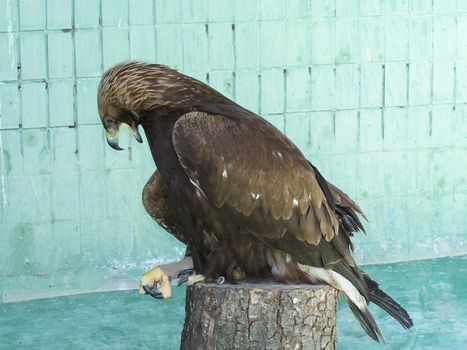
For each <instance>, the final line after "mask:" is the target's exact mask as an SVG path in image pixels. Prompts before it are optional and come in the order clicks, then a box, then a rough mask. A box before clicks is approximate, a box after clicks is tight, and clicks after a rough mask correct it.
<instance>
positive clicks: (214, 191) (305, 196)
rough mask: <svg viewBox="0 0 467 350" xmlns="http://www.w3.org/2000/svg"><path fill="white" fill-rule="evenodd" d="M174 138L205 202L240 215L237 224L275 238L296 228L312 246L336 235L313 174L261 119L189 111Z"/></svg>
mask: <svg viewBox="0 0 467 350" xmlns="http://www.w3.org/2000/svg"><path fill="white" fill-rule="evenodd" d="M242 121H243V120H242ZM253 122H255V123H257V125H251V124H252V123H253ZM172 140H173V144H174V148H175V151H176V153H177V156H178V158H179V161H180V163H181V164H182V166H183V168H184V169H185V171H186V173H187V175H188V177H189V178H190V179H191V180H192V181H194V182H195V183H199V184H200V186H201V189H202V191H203V193H205V194H206V197H207V198H208V200H209V201H211V203H212V204H213V205H215V206H216V207H217V208H231V209H232V210H234V211H235V212H236V213H239V214H241V215H242V216H243V217H241V218H239V220H240V221H242V222H243V223H244V224H245V225H246V226H247V227H248V228H249V229H250V230H251V231H253V232H255V234H259V235H261V234H263V235H265V236H267V237H271V238H272V237H277V238H279V237H282V235H283V234H284V232H285V230H284V228H287V227H295V228H297V226H298V230H297V231H295V232H293V233H294V234H295V235H296V236H297V237H298V238H299V239H301V240H306V241H307V242H309V243H312V244H315V245H316V244H318V243H319V241H320V240H321V238H322V237H324V238H325V239H326V240H327V241H330V240H331V239H332V238H333V237H334V235H335V234H337V232H338V229H339V221H338V219H337V217H336V215H335V213H334V210H333V208H332V207H331V206H330V205H329V203H328V202H329V200H328V198H327V196H326V194H325V193H324V192H323V190H322V188H321V186H320V183H319V182H318V180H317V178H316V176H317V175H316V173H315V171H314V170H313V169H312V168H311V166H310V165H309V164H308V161H307V160H306V159H305V158H304V157H303V155H302V154H301V152H300V151H299V150H298V149H297V148H296V147H295V146H294V145H293V144H292V143H291V142H290V141H289V140H288V139H287V138H286V137H285V136H284V135H282V134H281V133H280V132H279V131H278V130H277V129H275V128H274V127H272V126H271V125H270V124H269V123H267V122H266V121H264V120H263V119H260V118H255V119H254V120H249V121H248V122H245V123H243V122H242V123H238V122H236V121H235V120H232V119H229V118H227V117H223V116H221V115H212V114H208V113H202V112H191V113H188V114H185V115H183V116H182V117H180V118H179V119H178V121H177V122H176V123H175V126H174V130H173V135H172ZM319 176H320V175H319ZM195 178H196V179H195ZM196 181H198V182H196ZM319 181H323V180H322V178H321V177H320V180H319ZM328 197H329V196H328ZM290 220H295V221H294V222H293V223H290V224H289V223H288V221H290ZM265 222H268V225H267V228H268V230H269V231H266V228H265V227H263V226H264V223H265Z"/></svg>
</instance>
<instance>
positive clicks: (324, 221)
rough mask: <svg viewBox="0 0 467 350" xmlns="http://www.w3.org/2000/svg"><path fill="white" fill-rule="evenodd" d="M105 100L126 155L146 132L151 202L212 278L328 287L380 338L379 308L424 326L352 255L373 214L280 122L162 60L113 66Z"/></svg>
mask: <svg viewBox="0 0 467 350" xmlns="http://www.w3.org/2000/svg"><path fill="white" fill-rule="evenodd" d="M97 99H98V110H99V116H100V118H101V121H102V125H103V126H104V128H105V130H106V137H107V140H108V142H109V145H110V146H111V147H113V148H115V149H120V147H119V146H118V134H119V131H120V127H121V125H122V124H125V125H127V126H128V127H129V128H130V129H131V131H132V132H133V134H134V136H135V138H136V139H137V140H138V141H141V136H140V134H139V131H138V127H139V126H141V127H142V129H143V130H144V133H145V135H146V138H147V142H148V144H149V147H150V150H151V153H152V156H153V158H154V162H155V164H156V166H157V171H156V172H155V173H154V175H153V176H152V177H151V179H150V180H149V181H148V184H147V185H146V187H145V190H144V193H143V200H144V204H145V207H146V209H147V210H148V211H149V213H150V214H151V216H152V217H153V218H154V219H155V220H156V221H157V222H158V223H159V224H160V225H161V226H162V227H164V228H165V229H166V230H167V231H168V232H170V233H171V234H172V235H174V236H175V237H176V238H177V239H179V240H180V241H182V242H183V243H185V244H186V245H187V249H188V250H189V252H190V254H191V256H192V259H193V263H194V267H195V269H196V271H197V272H198V273H200V274H203V275H204V276H206V279H208V280H215V279H217V278H218V277H219V276H224V277H225V279H226V280H228V281H231V282H235V281H237V280H239V279H243V278H247V279H256V280H266V279H271V278H273V279H274V280H276V281H279V282H284V283H325V284H328V285H330V286H332V287H334V288H337V289H338V290H339V291H341V292H342V294H343V295H344V297H345V300H346V301H347V303H348V304H349V306H350V308H351V310H352V312H353V313H354V314H355V316H356V318H357V319H358V321H359V322H360V324H361V326H362V327H363V329H364V330H365V331H366V333H367V334H368V335H369V336H370V337H371V338H373V339H374V340H376V341H383V340H384V338H383V335H382V333H381V331H380V329H379V327H378V325H377V323H376V321H375V319H374V318H373V316H372V314H371V312H370V310H369V308H368V305H369V303H370V302H373V303H375V304H376V305H378V306H379V307H381V308H382V309H383V310H385V311H386V312H387V313H388V314H389V315H391V316H392V317H393V318H395V319H396V320H397V321H398V322H399V323H400V324H401V325H402V326H403V327H404V328H410V327H411V326H412V320H411V318H410V316H409V315H408V313H407V312H406V311H405V310H404V308H403V307H402V306H401V305H399V304H398V303H397V302H396V301H395V300H393V299H392V298H391V297H390V296H389V295H387V294H386V293H385V292H383V291H382V290H381V289H380V287H379V286H378V284H377V283H376V282H375V281H373V280H372V279H371V278H370V277H369V276H368V275H367V274H366V273H365V272H364V271H363V270H362V269H360V268H359V267H358V266H357V264H356V263H355V261H354V259H353V257H352V252H353V244H352V241H351V239H352V236H353V235H354V233H356V232H358V231H363V225H362V223H361V221H360V217H363V218H365V215H364V213H363V211H362V210H361V209H360V207H359V206H358V205H357V204H356V203H355V202H354V201H353V200H352V199H351V198H350V197H349V196H348V195H347V194H345V193H344V192H343V191H342V190H340V189H339V188H338V187H336V186H335V185H333V184H331V183H330V182H328V181H327V180H326V179H325V178H324V177H323V176H322V175H321V174H320V172H319V171H318V169H317V168H316V167H315V166H314V165H312V164H311V163H310V162H309V161H308V160H307V159H306V158H305V157H304V155H303V154H302V152H301V151H300V150H299V149H298V147H297V146H296V145H295V144H294V143H293V142H292V141H290V140H289V139H288V138H287V137H286V136H285V135H284V134H283V133H282V132H280V131H279V130H277V129H276V128H275V127H274V126H273V125H271V124H270V123H269V122H268V121H266V120H265V119H263V118H261V117H260V116H258V115H256V114H255V113H253V112H251V111H249V110H247V109H245V108H243V107H241V106H240V105H238V104H237V103H235V102H233V101H232V100H230V99H228V98H227V97H225V96H223V95H222V94H221V93H219V92H217V91H216V90H214V89H212V88H211V87H209V86H208V85H206V84H204V83H202V82H200V81H198V80H196V79H193V78H190V77H188V76H186V75H184V74H181V73H179V72H177V71H176V70H173V69H171V68H168V67H166V66H163V65H159V64H149V63H141V62H126V63H121V64H118V65H116V66H114V67H112V68H110V69H109V70H108V71H107V72H106V73H105V74H104V76H103V77H102V80H101V82H100V85H99V89H98V96H97Z"/></svg>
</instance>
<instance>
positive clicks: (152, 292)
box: [142, 285, 164, 299]
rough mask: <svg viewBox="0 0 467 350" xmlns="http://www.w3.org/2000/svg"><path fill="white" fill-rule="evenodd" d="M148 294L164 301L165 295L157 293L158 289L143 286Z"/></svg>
mask: <svg viewBox="0 0 467 350" xmlns="http://www.w3.org/2000/svg"><path fill="white" fill-rule="evenodd" d="M142 287H143V289H144V291H145V292H146V294H149V295H150V296H152V297H153V298H155V299H164V295H163V294H162V293H161V292H157V287H154V288H152V289H151V288H149V287H148V286H146V285H144V286H142Z"/></svg>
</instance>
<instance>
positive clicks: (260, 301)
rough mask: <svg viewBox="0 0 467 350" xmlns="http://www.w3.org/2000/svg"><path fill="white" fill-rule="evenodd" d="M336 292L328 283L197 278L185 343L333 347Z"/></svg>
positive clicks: (186, 346) (192, 346) (190, 349)
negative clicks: (220, 282)
mask: <svg viewBox="0 0 467 350" xmlns="http://www.w3.org/2000/svg"><path fill="white" fill-rule="evenodd" d="M337 298H338V291H337V290H336V289H334V288H331V287H328V286H312V285H285V284H275V283H274V284H273V283H271V284H269V283H268V284H252V283H239V284H236V285H231V284H224V285H217V284H212V283H198V284H195V285H193V286H190V287H188V288H187V293H186V316H185V325H184V328H183V333H182V341H181V349H183V350H197V349H203V350H206V349H222V350H224V349H242V350H243V349H297V350H298V349H326V350H330V349H335V345H336V308H337Z"/></svg>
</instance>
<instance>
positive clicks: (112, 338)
mask: <svg viewBox="0 0 467 350" xmlns="http://www.w3.org/2000/svg"><path fill="white" fill-rule="evenodd" d="M365 270H366V271H367V272H368V273H369V274H370V275H371V276H372V277H373V278H374V279H375V280H377V281H378V282H380V285H381V286H382V287H383V288H384V289H385V290H386V292H388V293H389V294H391V295H392V296H393V297H394V298H395V299H397V300H398V301H400V302H401V304H402V305H404V306H405V307H406V308H407V310H408V311H409V313H410V314H411V315H412V317H413V319H414V323H415V326H414V327H413V329H412V331H410V332H406V331H404V330H403V329H402V328H401V327H400V326H399V325H398V324H397V323H396V322H395V321H393V320H392V319H390V317H389V316H387V315H385V314H384V312H380V311H379V310H378V309H377V307H374V308H373V310H374V313H375V317H376V319H377V320H378V323H379V325H380V327H381V329H382V330H383V333H384V334H385V337H386V341H387V346H386V347H384V346H380V345H377V344H375V343H373V342H372V341H371V340H370V339H369V338H368V337H367V336H366V335H365V334H364V333H363V331H362V330H361V329H360V328H359V326H358V324H357V322H356V321H355V319H354V318H353V316H352V314H351V312H350V311H349V309H348V308H347V307H346V306H345V305H344V303H341V304H340V306H339V311H338V321H337V325H338V336H339V343H338V348H339V349H456V348H457V349H462V348H466V346H467V256H464V257H457V258H448V259H439V260H426V261H416V262H410V263H399V264H390V265H374V266H366V267H365ZM184 295H185V289H184V288H176V289H175V291H174V298H173V299H171V300H167V301H157V300H154V299H151V298H149V297H147V296H146V297H143V296H140V295H138V294H137V292H136V291H127V292H110V293H95V294H85V295H78V296H70V297H62V298H54V299H44V300H36V301H28V302H22V303H12V304H2V305H0V312H1V317H0V348H2V349H16V348H28V349H29V348H42V349H132V348H138V349H154V348H155V349H169V350H170V349H177V348H178V345H179V338H180V332H181V328H182V323H183V317H184Z"/></svg>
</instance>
